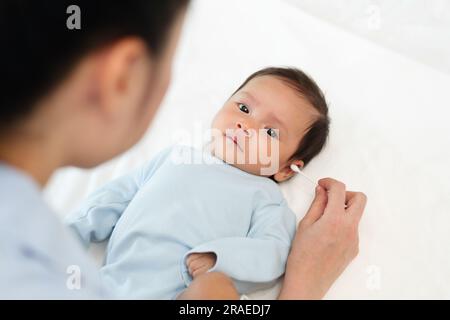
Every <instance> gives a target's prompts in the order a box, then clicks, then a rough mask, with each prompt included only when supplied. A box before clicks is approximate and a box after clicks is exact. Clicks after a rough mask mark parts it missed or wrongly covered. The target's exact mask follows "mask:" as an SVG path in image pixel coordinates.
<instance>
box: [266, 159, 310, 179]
mask: <svg viewBox="0 0 450 320" xmlns="http://www.w3.org/2000/svg"><path fill="white" fill-rule="evenodd" d="M291 164H295V165H297V166H298V167H299V168H300V169H301V168H303V166H304V163H303V161H302V160H293V161H289V162H288V163H287V164H286V166H284V167H283V168H281V169H280V170H279V171H278V172H277V173H275V174H274V176H273V178H274V179H275V181H276V182H283V181H286V180H288V179H290V178H291V177H292V176H293V175H294V174H295V172H294V171H292V169H291Z"/></svg>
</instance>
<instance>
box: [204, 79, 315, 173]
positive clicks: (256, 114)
mask: <svg viewBox="0 0 450 320" xmlns="http://www.w3.org/2000/svg"><path fill="white" fill-rule="evenodd" d="M317 115H318V113H317V111H316V110H315V109H314V108H313V107H312V106H311V104H310V103H308V102H307V101H306V99H304V98H303V97H302V96H301V95H299V93H298V92H297V91H296V90H295V89H293V88H292V87H290V86H289V85H288V84H287V83H286V82H284V81H283V80H281V79H278V78H276V77H273V76H260V77H257V78H254V79H252V80H250V81H249V82H248V83H247V84H246V85H245V86H244V87H243V88H241V89H240V90H239V91H238V92H236V93H235V94H234V95H233V96H232V97H231V98H230V99H229V100H228V101H227V102H226V103H225V105H224V106H223V107H222V109H221V110H220V111H219V112H218V113H217V114H216V116H215V118H214V120H213V123H212V132H213V135H212V143H211V148H212V152H213V154H214V155H215V156H216V157H218V158H220V159H222V160H224V161H225V162H227V163H229V164H231V165H233V166H235V167H238V168H239V169H241V170H244V171H246V172H249V173H252V174H255V175H262V176H271V175H273V174H275V179H276V180H278V181H282V180H285V179H287V178H289V177H290V176H291V175H292V171H291V170H290V169H289V166H290V165H291V164H292V163H295V164H297V165H299V166H303V163H302V162H301V161H300V160H301V159H298V161H293V160H292V161H290V162H288V160H289V158H290V157H291V156H292V155H293V154H294V152H295V151H296V150H297V147H298V144H299V142H300V140H301V139H302V137H303V135H304V134H305V132H306V130H307V129H308V127H309V126H310V125H311V124H312V122H313V121H314V118H315V116H317Z"/></svg>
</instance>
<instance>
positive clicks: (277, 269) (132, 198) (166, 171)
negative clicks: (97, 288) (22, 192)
mask: <svg viewBox="0 0 450 320" xmlns="http://www.w3.org/2000/svg"><path fill="white" fill-rule="evenodd" d="M189 162H190V163H189ZM67 222H68V224H69V225H70V227H72V228H73V229H74V230H75V231H76V233H77V235H78V236H79V237H80V238H81V240H82V241H83V242H84V243H85V244H86V245H87V244H88V243H89V242H99V241H103V240H105V239H107V238H108V237H110V240H109V243H108V246H107V253H106V258H105V262H104V266H103V267H102V269H101V277H102V280H103V282H104V284H105V285H106V287H107V288H108V289H110V290H112V292H113V293H115V294H116V295H117V296H118V297H120V298H138V299H139V298H144V299H173V298H175V297H176V296H177V295H178V294H180V293H181V292H182V291H183V290H184V289H185V288H186V287H187V286H188V285H189V283H190V282H191V281H192V278H191V277H190V275H189V273H188V271H187V268H186V265H185V259H186V257H187V255H188V254H190V253H193V252H214V253H215V254H216V255H217V262H216V264H215V266H214V267H213V268H212V269H210V271H221V272H224V273H226V274H227V275H229V276H230V277H231V278H232V279H233V280H234V283H235V285H236V287H237V289H238V291H239V292H240V293H248V292H251V291H254V290H256V289H259V288H261V287H264V286H267V285H270V284H273V282H274V281H275V280H276V279H277V278H279V277H280V276H281V275H282V274H283V273H284V270H285V264H286V260H287V256H288V253H289V249H290V244H291V240H292V239H293V237H294V233H295V226H296V219H295V215H294V213H293V212H292V211H291V210H290V209H289V208H288V206H287V204H286V201H285V200H284V198H283V196H282V194H281V191H280V189H279V187H278V185H277V184H276V183H275V182H274V181H272V180H271V179H269V178H265V177H260V176H255V175H252V174H249V173H246V172H244V171H242V170H240V169H238V168H236V167H233V166H231V165H228V164H226V163H225V162H223V161H222V160H220V159H218V158H216V157H214V156H212V155H210V154H209V153H207V152H202V151H200V150H196V149H193V148H191V147H186V146H173V147H170V148H168V149H165V150H163V151H162V152H160V153H159V154H158V155H157V156H156V157H155V158H153V159H152V160H151V161H150V162H149V163H148V164H147V165H145V166H144V167H143V168H141V169H139V170H137V171H136V172H134V173H132V174H130V175H126V176H124V177H122V178H119V179H117V180H115V181H112V182H110V183H108V184H107V185H105V186H104V187H102V188H101V189H99V190H98V191H96V192H95V193H94V194H92V195H91V196H90V197H89V198H88V199H87V200H86V202H85V203H84V204H83V205H82V206H81V208H80V209H79V210H78V211H76V212H74V213H73V214H72V215H70V216H69V218H68V221H67Z"/></svg>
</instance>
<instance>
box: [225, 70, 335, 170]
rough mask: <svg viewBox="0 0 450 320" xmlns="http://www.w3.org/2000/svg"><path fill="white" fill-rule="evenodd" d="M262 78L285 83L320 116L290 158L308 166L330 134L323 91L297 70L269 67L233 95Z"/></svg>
mask: <svg viewBox="0 0 450 320" xmlns="http://www.w3.org/2000/svg"><path fill="white" fill-rule="evenodd" d="M262 76H273V77H277V78H279V79H280V80H282V81H284V82H285V83H286V84H287V85H289V86H290V87H292V88H293V89H294V90H296V91H297V92H298V94H299V95H300V96H301V97H303V98H304V99H306V101H308V102H309V103H310V104H311V106H312V107H313V108H314V109H315V110H317V111H318V113H319V115H318V116H317V117H316V119H315V120H314V122H313V123H312V124H311V125H310V126H309V127H308V129H307V131H306V133H305V135H304V136H303V138H302V139H301V140H300V142H299V144H298V147H297V150H296V151H295V152H294V153H293V154H292V156H291V157H290V158H289V161H290V160H302V161H303V163H304V165H307V164H308V163H309V162H310V161H311V159H313V158H314V157H315V156H316V155H318V154H319V152H320V151H321V150H322V149H323V147H324V146H325V143H326V141H327V137H328V133H329V127H330V118H329V117H328V105H327V102H326V100H325V96H324V94H323V92H322V90H321V89H320V88H319V86H318V85H317V84H316V82H315V81H314V80H313V79H311V78H310V77H309V76H308V75H307V74H305V73H304V72H303V71H301V70H299V69H297V68H281V67H269V68H264V69H261V70H259V71H256V72H255V73H253V74H251V75H250V76H249V77H248V78H247V79H246V80H245V81H244V83H242V84H241V86H240V87H239V88H238V89H237V90H236V91H235V92H234V93H233V94H235V93H236V92H238V91H239V90H241V89H242V88H243V87H244V86H245V85H246V84H247V83H248V82H249V81H250V80H252V79H254V78H257V77H262Z"/></svg>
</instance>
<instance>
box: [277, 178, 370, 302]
mask: <svg viewBox="0 0 450 320" xmlns="http://www.w3.org/2000/svg"><path fill="white" fill-rule="evenodd" d="M318 184H319V185H318V187H317V188H316V197H315V199H314V201H313V203H312V205H311V208H310V209H309V211H308V213H307V214H306V215H305V217H304V218H303V219H302V221H300V223H299V225H298V228H297V234H296V236H295V239H294V241H293V244H292V249H291V252H290V255H289V258H288V262H287V266H286V274H285V278H284V284H283V288H282V290H281V293H280V296H279V299H321V298H322V297H323V296H324V295H325V293H326V292H327V291H328V289H329V288H330V287H331V285H332V284H333V283H334V281H335V280H336V279H337V278H338V277H339V275H340V274H341V273H342V271H344V269H345V268H346V267H347V265H348V264H349V263H350V262H351V261H352V260H353V259H354V258H355V257H356V255H357V254H358V250H359V248H358V243H359V240H358V225H359V221H360V219H361V215H362V213H363V211H364V207H365V205H366V196H365V195H364V194H363V193H361V192H350V191H346V190H345V185H344V184H343V183H341V182H339V181H336V180H334V179H331V178H326V179H321V180H319V182H318Z"/></svg>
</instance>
